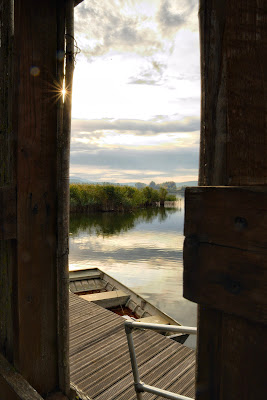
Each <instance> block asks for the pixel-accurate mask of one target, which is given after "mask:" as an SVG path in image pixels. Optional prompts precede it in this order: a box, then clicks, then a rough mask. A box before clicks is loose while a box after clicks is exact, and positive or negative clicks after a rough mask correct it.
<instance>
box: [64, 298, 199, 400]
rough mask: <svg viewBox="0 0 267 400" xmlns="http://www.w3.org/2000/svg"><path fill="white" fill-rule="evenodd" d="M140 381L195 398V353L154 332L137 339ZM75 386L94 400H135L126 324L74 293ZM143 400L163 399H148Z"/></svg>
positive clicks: (146, 396) (72, 342) (72, 350)
mask: <svg viewBox="0 0 267 400" xmlns="http://www.w3.org/2000/svg"><path fill="white" fill-rule="evenodd" d="M133 337H134V343H135V348H136V354H137V361H138V365H139V373H140V377H141V380H142V381H144V382H145V383H147V384H149V385H154V386H157V387H159V388H161V389H165V390H169V391H172V392H174V393H179V394H182V395H184V396H188V397H194V393H195V387H194V386H195V352H194V351H193V350H191V349H189V348H188V347H186V346H184V345H181V344H180V343H177V342H175V341H173V340H172V339H169V338H167V337H164V336H162V335H160V334H159V333H156V332H153V331H143V330H136V331H134V333H133ZM70 372H71V382H73V383H74V384H75V385H76V386H77V387H78V388H79V389H81V390H82V391H83V392H84V393H86V394H87V395H88V396H89V397H90V398H91V399H92V400H135V399H136V395H135V391H134V387H133V376H132V370H131V364H130V356H129V351H128V345H127V340H126V335H125V331H124V318H122V317H120V316H119V315H116V314H114V313H112V312H111V311H108V310H106V309H104V308H102V307H100V306H99V305H96V304H94V303H91V302H88V301H87V300H85V299H82V298H80V297H79V296H77V295H75V294H72V293H70ZM143 399H144V400H152V399H162V397H158V396H155V395H152V394H149V393H144V394H143Z"/></svg>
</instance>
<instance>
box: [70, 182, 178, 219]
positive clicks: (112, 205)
mask: <svg viewBox="0 0 267 400" xmlns="http://www.w3.org/2000/svg"><path fill="white" fill-rule="evenodd" d="M175 200H176V196H173V195H168V192H167V189H165V188H160V189H159V190H156V189H152V188H151V187H149V186H146V187H145V188H142V189H137V188H134V187H131V186H116V185H88V184H74V183H73V184H71V185H70V212H74V213H75V212H76V213H78V212H91V211H126V210H132V209H134V208H145V207H153V206H156V205H157V203H158V202H160V203H161V205H163V204H164V201H175Z"/></svg>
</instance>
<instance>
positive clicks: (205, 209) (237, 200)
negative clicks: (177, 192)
mask: <svg viewBox="0 0 267 400" xmlns="http://www.w3.org/2000/svg"><path fill="white" fill-rule="evenodd" d="M185 198H186V207H185V225H184V234H185V236H186V237H187V236H192V235H194V236H196V237H197V240H198V241H199V242H200V243H206V244H207V243H210V244H217V245H220V246H225V247H227V246H228V247H232V248H238V249H240V250H250V251H254V252H257V251H258V252H259V251H261V250H262V251H265V250H266V249H267V237H266V234H265V233H266V231H267V186H243V187H241V186H216V187H213V186H208V187H206V186H202V187H201V186H199V187H192V188H187V189H186V191H185Z"/></svg>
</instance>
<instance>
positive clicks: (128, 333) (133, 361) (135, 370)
mask: <svg viewBox="0 0 267 400" xmlns="http://www.w3.org/2000/svg"><path fill="white" fill-rule="evenodd" d="M125 332H126V337H127V342H128V347H129V352H130V358H131V364H132V371H133V377H134V388H135V391H136V398H137V400H142V399H143V396H142V393H141V391H143V390H142V385H141V381H140V377H139V372H138V366H137V360H136V354H135V348H134V342H133V335H132V327H131V326H130V325H127V323H126V322H125ZM140 389H141V391H140Z"/></svg>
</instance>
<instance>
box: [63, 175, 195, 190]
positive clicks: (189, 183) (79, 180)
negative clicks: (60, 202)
mask: <svg viewBox="0 0 267 400" xmlns="http://www.w3.org/2000/svg"><path fill="white" fill-rule="evenodd" d="M70 183H87V184H95V185H96V184H102V183H104V182H93V181H88V180H86V179H83V178H79V177H78V176H71V177H70ZM110 184H114V185H125V186H135V184H136V182H125V183H114V182H110ZM197 185H198V182H197V181H186V182H176V186H177V188H179V187H181V186H197Z"/></svg>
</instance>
